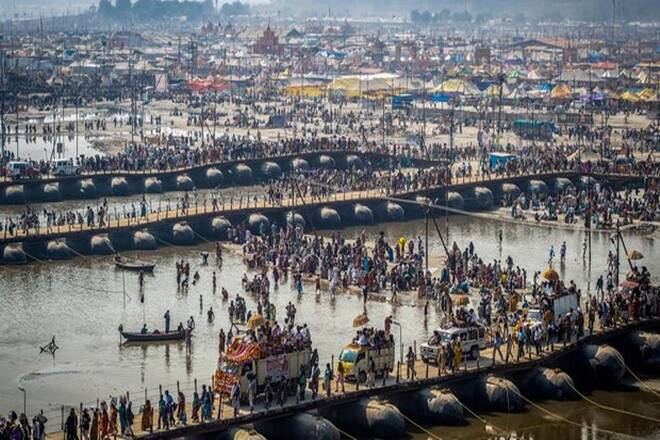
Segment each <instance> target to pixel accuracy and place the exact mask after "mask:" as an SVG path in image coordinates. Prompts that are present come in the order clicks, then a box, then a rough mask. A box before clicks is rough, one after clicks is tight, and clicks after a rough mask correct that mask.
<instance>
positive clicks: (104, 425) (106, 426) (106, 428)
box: [99, 408, 110, 440]
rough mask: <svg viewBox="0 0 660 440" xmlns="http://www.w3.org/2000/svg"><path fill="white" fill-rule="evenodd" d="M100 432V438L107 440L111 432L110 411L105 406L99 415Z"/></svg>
mask: <svg viewBox="0 0 660 440" xmlns="http://www.w3.org/2000/svg"><path fill="white" fill-rule="evenodd" d="M99 433H100V436H99V437H100V439H101V440H105V439H106V438H108V435H109V434H110V423H109V421H108V411H107V410H106V409H105V408H102V409H101V415H100V417H99Z"/></svg>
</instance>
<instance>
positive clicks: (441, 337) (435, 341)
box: [420, 326, 488, 363]
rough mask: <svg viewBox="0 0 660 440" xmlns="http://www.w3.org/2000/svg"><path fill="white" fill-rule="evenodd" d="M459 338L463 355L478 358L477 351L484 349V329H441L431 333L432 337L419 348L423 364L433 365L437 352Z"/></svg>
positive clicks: (479, 327) (475, 327) (485, 343)
mask: <svg viewBox="0 0 660 440" xmlns="http://www.w3.org/2000/svg"><path fill="white" fill-rule="evenodd" d="M456 337H459V338H461V342H462V346H463V355H467V356H469V357H470V358H472V359H476V358H477V357H479V351H481V350H483V349H484V348H486V346H487V345H488V341H487V340H486V328H485V327H481V326H470V327H450V328H441V329H438V330H436V331H434V332H433V336H431V338H430V339H429V340H428V341H427V342H425V343H423V344H422V345H421V346H420V355H421V357H422V360H423V361H424V362H432V363H435V361H436V359H437V356H438V350H439V348H440V347H441V346H442V347H443V348H444V346H445V345H446V344H447V343H449V342H452V341H453V340H454V338H456Z"/></svg>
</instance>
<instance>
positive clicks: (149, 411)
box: [140, 399, 154, 433]
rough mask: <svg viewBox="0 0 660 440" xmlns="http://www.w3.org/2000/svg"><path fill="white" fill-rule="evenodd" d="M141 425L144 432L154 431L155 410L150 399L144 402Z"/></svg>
mask: <svg viewBox="0 0 660 440" xmlns="http://www.w3.org/2000/svg"><path fill="white" fill-rule="evenodd" d="M140 427H141V428H142V432H149V433H151V432H154V410H153V408H152V407H151V400H148V399H147V401H146V402H145V403H144V408H142V422H141V425H140Z"/></svg>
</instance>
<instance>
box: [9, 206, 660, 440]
mask: <svg viewBox="0 0 660 440" xmlns="http://www.w3.org/2000/svg"><path fill="white" fill-rule="evenodd" d="M438 222H439V225H440V227H441V229H443V231H444V226H445V224H444V218H440V219H439V220H438ZM500 228H503V243H502V248H501V249H500V247H499V240H498V239H497V236H498V231H499V230H500ZM363 230H365V231H367V233H368V234H370V235H372V236H373V234H376V233H377V232H378V231H380V230H383V231H385V233H386V235H387V236H389V237H391V238H393V239H396V238H398V237H399V236H401V235H406V236H408V237H413V236H417V235H421V236H422V237H423V235H424V220H414V221H408V222H404V223H389V224H383V225H375V226H370V227H367V228H361V227H360V228H358V227H353V228H348V229H346V230H345V231H344V232H345V234H347V235H348V236H356V235H358V234H360V233H361V232H362V231H363ZM432 230H433V228H432V226H431V231H432ZM449 235H450V241H457V242H458V243H459V245H461V246H463V247H464V246H466V245H467V244H468V242H469V241H470V240H472V241H473V242H474V243H475V246H476V250H477V252H478V253H479V254H480V255H481V256H483V258H485V259H487V260H490V259H493V258H501V259H502V261H504V259H505V258H506V256H507V255H509V254H511V255H512V256H513V258H514V262H515V264H516V265H521V267H524V268H526V269H527V272H528V274H529V275H528V279H531V274H532V273H533V271H534V270H540V269H543V268H544V267H546V265H547V253H548V247H549V245H550V244H554V245H555V248H556V249H558V247H559V246H560V244H561V242H562V241H563V240H565V241H566V243H567V246H568V255H567V261H566V264H565V265H562V266H561V267H559V271H560V274H561V276H562V277H563V278H564V279H565V280H570V279H573V280H575V281H576V283H577V284H578V285H579V286H586V285H587V281H588V280H591V281H592V283H593V280H595V279H596V278H597V276H598V274H600V273H603V271H604V270H605V269H606V261H605V260H606V256H607V252H608V251H609V250H610V249H613V246H612V244H611V243H610V242H609V239H608V236H607V234H593V240H592V246H593V250H592V255H593V261H592V271H591V275H589V271H588V270H587V267H586V263H584V262H583V260H582V242H583V240H584V233H582V232H578V231H566V230H557V229H550V228H538V227H531V226H524V225H511V224H501V223H497V222H494V221H488V220H483V219H477V218H471V217H463V216H452V217H449ZM654 241H655V240H654V238H652V237H645V236H640V235H627V236H626V244H627V245H628V248H629V249H637V250H639V251H641V252H642V253H643V254H644V255H645V256H646V259H645V260H642V262H643V263H644V264H646V265H647V266H648V267H649V269H650V270H651V272H652V273H655V274H657V273H658V271H659V270H660V261H659V260H658V257H657V252H655V253H654V244H655V243H654ZM429 244H430V249H431V255H432V256H433V258H432V259H431V264H430V265H431V267H433V266H436V267H437V264H439V263H436V261H439V258H438V257H437V256H439V255H441V254H442V245H441V243H440V240H439V239H438V238H437V234H432V233H431V234H430V238H429ZM211 248H212V245H210V244H205V245H199V246H195V247H181V248H165V249H161V250H159V251H157V252H153V253H148V254H145V255H143V258H145V259H149V260H152V261H153V262H155V263H156V264H157V266H156V269H155V271H154V274H153V276H147V277H146V286H145V302H144V304H141V303H140V300H139V295H138V287H137V276H136V274H133V273H128V272H126V273H122V272H120V271H117V270H116V269H115V268H114V266H113V264H112V261H111V258H110V257H84V258H82V257H79V258H76V259H74V260H71V261H61V262H46V263H35V264H30V265H28V266H25V267H20V268H18V267H1V268H0V279H1V282H0V301H1V302H2V307H0V413H6V412H7V411H8V410H10V409H16V410H19V409H20V407H21V403H22V398H23V394H22V392H21V391H20V390H19V389H18V388H17V387H18V386H19V385H20V386H22V387H23V388H25V390H26V393H27V406H28V412H30V413H34V412H35V411H37V410H39V409H44V411H46V412H49V413H50V416H51V419H52V420H55V421H56V422H55V424H57V425H59V408H60V406H61V405H62V404H67V405H76V406H77V405H78V404H79V403H80V402H85V403H86V404H92V403H95V402H96V399H97V398H107V397H108V396H109V395H111V394H112V395H117V394H119V393H124V392H126V391H130V393H131V398H132V399H133V400H134V401H137V402H139V401H141V400H142V399H143V396H144V393H145V388H147V389H148V391H147V394H148V396H149V397H150V398H151V399H155V398H156V396H157V389H158V385H159V384H160V385H163V387H165V388H170V389H175V388H176V385H175V384H176V382H177V381H179V382H180V386H181V388H182V389H183V390H185V391H190V390H191V389H192V387H193V381H194V379H197V380H198V381H199V383H200V384H201V383H209V382H210V380H211V375H212V374H213V372H214V369H215V365H216V361H217V355H218V351H217V350H218V349H217V334H218V331H219V329H220V327H223V328H224V329H225V331H227V328H228V325H229V319H228V314H227V308H228V303H224V302H222V300H221V297H220V288H221V287H225V288H226V289H227V290H228V291H229V292H230V295H231V296H230V298H233V297H234V296H235V294H236V293H242V291H241V277H242V275H243V273H244V272H245V271H246V268H245V266H244V264H243V262H242V259H241V256H240V255H237V254H232V253H230V252H226V253H225V262H224V266H223V267H222V268H220V269H219V268H217V267H216V266H214V264H213V263H211V264H210V265H208V266H202V265H201V257H200V252H201V251H202V250H211ZM211 253H212V252H211ZM133 254H135V253H133ZM180 259H184V260H186V261H189V262H190V263H191V272H192V273H194V272H195V271H199V273H200V281H199V283H197V285H193V286H191V287H190V289H189V291H188V292H187V293H184V292H180V291H177V287H176V272H175V268H174V266H175V262H176V261H177V260H180ZM211 259H212V258H210V259H209V260H211ZM622 269H625V267H624V266H623V265H622ZM213 271H215V272H216V274H217V284H218V287H217V291H216V292H213V289H212V281H211V279H212V272H213ZM655 282H658V278H657V275H656V279H655ZM124 286H125V287H124ZM585 288H586V287H585ZM124 290H125V294H124ZM306 290H307V291H306V292H305V293H304V294H303V295H302V296H297V295H296V294H294V292H293V289H292V286H290V285H289V284H288V283H287V284H282V285H281V286H280V287H279V290H276V291H275V292H274V293H272V295H271V300H272V301H273V302H274V303H275V305H276V306H277V314H278V318H279V319H282V317H283V315H284V309H285V306H286V304H287V303H288V302H289V301H292V302H293V303H294V304H295V305H296V308H297V309H298V314H297V321H298V322H307V323H308V325H309V327H310V328H311V333H312V338H313V341H314V344H315V346H316V347H318V348H319V352H320V356H321V360H322V361H323V362H329V361H330V356H331V355H333V354H334V355H337V354H338V353H339V351H340V350H341V348H342V347H343V345H344V344H346V343H347V342H349V341H350V339H351V338H352V336H353V334H354V331H353V329H352V328H351V322H352V319H353V317H354V316H356V315H357V314H359V313H360V312H361V310H362V302H361V298H360V297H359V295H355V294H350V293H342V294H339V295H337V297H336V298H335V299H334V300H331V299H330V297H329V295H328V294H327V292H323V293H322V294H321V295H320V296H315V295H314V293H313V287H312V286H311V285H309V286H306ZM200 296H201V298H202V301H203V305H202V307H201V309H200ZM401 299H402V301H403V302H404V303H405V305H403V306H400V307H397V308H393V307H392V306H391V305H390V304H389V303H387V302H385V301H372V302H370V303H369V304H368V311H369V316H370V317H371V320H372V322H373V323H374V324H375V325H377V326H382V322H383V320H384V318H385V317H386V316H387V315H389V314H393V315H394V318H395V320H398V321H400V322H402V323H403V327H404V329H403V342H404V344H406V345H407V344H412V342H413V341H417V343H421V342H422V341H424V340H425V339H426V338H427V337H428V335H429V334H430V333H431V332H432V331H433V329H434V328H436V326H437V325H438V317H437V316H436V314H435V313H430V315H429V317H428V319H427V320H426V321H425V320H424V316H423V310H422V308H421V307H413V306H412V305H413V304H414V303H415V299H414V298H412V297H407V296H406V295H402V298H401ZM246 301H247V304H248V309H252V310H255V309H256V303H255V299H254V298H251V297H249V296H248V297H247V298H246ZM209 307H213V309H214V311H215V312H216V320H215V322H214V323H213V324H209V323H207V321H206V311H207V310H208V308H209ZM168 309H169V310H170V311H171V314H172V320H173V323H174V325H176V324H177V323H178V322H179V321H181V322H185V321H186V320H187V319H188V318H189V317H190V316H194V318H195V320H196V321H197V329H196V331H195V335H194V337H193V342H192V350H191V353H186V350H185V347H184V345H182V344H170V345H150V346H148V347H140V346H122V345H120V343H119V333H118V331H117V327H118V326H119V324H123V325H124V328H126V329H129V330H130V329H135V330H138V329H139V328H140V326H141V324H142V322H143V320H144V321H145V322H146V323H147V325H148V326H149V328H150V329H153V328H162V327H163V319H162V318H163V314H164V313H165V311H166V310H168ZM53 336H55V337H56V342H57V344H58V345H59V347H60V349H59V350H57V352H56V354H55V356H54V357H53V356H50V355H45V354H40V353H39V346H41V345H44V344H46V343H48V342H49V341H50V339H51V338H52V337H53ZM595 397H596V398H597V399H602V401H603V402H607V403H609V404H611V405H612V406H616V407H626V408H627V409H631V408H636V409H638V410H639V412H641V413H643V414H646V415H654V416H655V417H660V408H659V406H658V405H659V402H660V399H658V398H656V397H652V396H650V395H648V394H646V393H643V392H625V393H624V392H597V393H596V394H595ZM544 406H547V407H548V408H552V410H553V411H556V412H558V413H559V414H561V415H563V416H565V417H569V418H571V419H573V420H575V421H578V422H580V423H582V422H585V423H587V424H592V423H595V424H597V425H598V426H600V427H603V428H606V429H607V428H608V427H609V428H611V429H612V430H614V431H618V432H626V433H630V434H633V435H636V436H641V437H647V438H658V436H660V426H658V425H657V424H653V423H650V422H645V421H644V420H638V419H631V418H629V417H627V416H619V415H617V414H614V413H606V412H603V411H601V410H598V409H596V408H594V407H593V406H589V405H586V404H584V403H583V402H572V403H552V402H550V403H544ZM484 416H485V418H486V419H487V420H488V421H489V423H492V424H493V425H495V426H498V427H503V428H506V429H509V430H510V431H511V432H515V433H517V435H518V436H519V437H518V438H521V437H520V436H523V437H524V438H536V439H546V438H556V437H557V434H559V437H558V438H576V439H577V438H587V437H585V436H584V435H583V434H582V429H581V428H579V427H574V426H571V425H568V424H566V423H564V422H559V421H557V420H552V419H548V418H547V416H546V415H544V414H543V413H540V412H539V411H538V410H535V409H533V408H532V409H530V411H529V412H528V413H525V414H523V415H506V414H487V415H484ZM469 420H470V425H469V426H467V427H462V428H460V429H459V428H445V427H442V428H432V429H433V432H435V433H436V434H438V435H440V436H441V437H442V438H455V437H459V436H461V437H465V436H468V437H470V438H488V437H490V436H491V434H489V433H488V432H486V431H485V430H484V426H483V425H482V424H481V423H479V422H478V421H477V420H476V419H469ZM411 433H412V435H413V436H414V437H415V438H419V439H422V438H426V434H419V433H415V430H414V429H413V430H412V431H411ZM598 438H601V437H600V435H599V437H598ZM603 438H605V437H603Z"/></svg>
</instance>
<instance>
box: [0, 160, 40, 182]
mask: <svg viewBox="0 0 660 440" xmlns="http://www.w3.org/2000/svg"><path fill="white" fill-rule="evenodd" d="M5 174H6V176H7V177H9V178H11V179H16V180H18V179H31V178H33V177H36V176H37V175H38V174H39V172H38V171H37V169H36V168H35V167H33V166H32V165H31V164H30V163H29V162H23V161H19V160H14V161H11V162H9V163H8V164H7V166H6V167H5Z"/></svg>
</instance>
